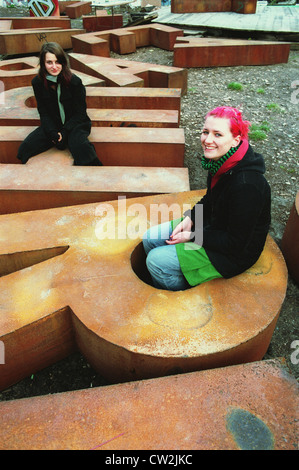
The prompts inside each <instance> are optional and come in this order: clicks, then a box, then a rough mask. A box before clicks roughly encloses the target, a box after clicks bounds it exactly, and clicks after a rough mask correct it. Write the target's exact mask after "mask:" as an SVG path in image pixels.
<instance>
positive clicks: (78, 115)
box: [32, 74, 91, 138]
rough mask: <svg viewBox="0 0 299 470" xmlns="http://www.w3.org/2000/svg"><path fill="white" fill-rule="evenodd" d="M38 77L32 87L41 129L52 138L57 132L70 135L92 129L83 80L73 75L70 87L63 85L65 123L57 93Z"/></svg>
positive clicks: (62, 96)
mask: <svg viewBox="0 0 299 470" xmlns="http://www.w3.org/2000/svg"><path fill="white" fill-rule="evenodd" d="M48 84H49V86H48V87H46V86H45V84H44V82H43V81H42V80H41V79H40V78H39V77H38V76H36V77H34V78H33V80H32V87H33V90H34V94H35V98H36V101H37V109H38V112H39V115H40V121H41V127H42V129H43V130H44V132H45V134H46V135H48V136H49V137H50V138H51V137H52V136H53V135H57V132H61V131H62V132H63V133H65V132H66V133H67V134H68V133H70V132H71V131H72V130H74V129H75V128H77V127H78V126H79V128H84V130H89V132H90V129H91V121H90V118H89V117H88V115H87V112H86V91H85V87H84V85H83V84H82V81H81V79H80V78H79V77H78V76H77V75H74V74H73V75H72V77H71V81H70V84H69V85H68V86H65V85H61V97H60V101H61V103H62V104H63V106H64V111H65V123H64V124H62V122H61V119H60V113H59V107H58V102H57V92H56V90H53V89H52V88H51V87H50V84H51V83H50V82H48Z"/></svg>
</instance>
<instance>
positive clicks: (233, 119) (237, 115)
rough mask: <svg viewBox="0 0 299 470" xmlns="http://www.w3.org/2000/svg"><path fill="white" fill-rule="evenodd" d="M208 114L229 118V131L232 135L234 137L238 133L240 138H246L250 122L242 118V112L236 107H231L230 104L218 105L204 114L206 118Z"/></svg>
mask: <svg viewBox="0 0 299 470" xmlns="http://www.w3.org/2000/svg"><path fill="white" fill-rule="evenodd" d="M209 116H214V117H217V118H225V119H229V120H230V131H231V133H232V135H233V136H234V137H237V136H238V135H240V136H241V139H246V140H247V139H248V130H249V126H250V122H249V121H244V120H243V117H242V113H241V111H239V110H238V109H237V108H232V107H230V106H218V107H217V108H215V109H213V110H212V111H209V112H208V114H207V115H206V118H207V117H209Z"/></svg>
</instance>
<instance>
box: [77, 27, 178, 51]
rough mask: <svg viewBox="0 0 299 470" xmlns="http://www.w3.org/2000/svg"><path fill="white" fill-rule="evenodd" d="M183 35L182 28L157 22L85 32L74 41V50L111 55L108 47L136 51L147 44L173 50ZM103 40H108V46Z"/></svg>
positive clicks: (114, 49)
mask: <svg viewBox="0 0 299 470" xmlns="http://www.w3.org/2000/svg"><path fill="white" fill-rule="evenodd" d="M183 35H184V32H183V30H181V29H178V28H173V27H172V26H167V25H162V24H157V25H142V26H131V27H127V28H122V29H112V30H106V31H97V32H94V33H85V34H80V35H76V37H74V38H73V39H72V41H73V49H74V52H81V53H84V54H91V55H103V56H105V57H109V55H107V49H108V48H109V51H110V50H111V51H113V52H117V53H118V54H129V53H132V52H136V48H137V47H145V46H155V47H159V48H160V49H166V50H169V51H172V50H173V46H174V44H175V41H176V38H177V37H179V36H183ZM103 41H107V42H108V45H107V47H106V48H105V47H104V43H103Z"/></svg>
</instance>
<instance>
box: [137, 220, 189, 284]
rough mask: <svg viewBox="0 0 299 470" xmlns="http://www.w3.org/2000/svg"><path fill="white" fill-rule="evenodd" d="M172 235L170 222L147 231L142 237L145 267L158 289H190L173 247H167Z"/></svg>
mask: <svg viewBox="0 0 299 470" xmlns="http://www.w3.org/2000/svg"><path fill="white" fill-rule="evenodd" d="M171 233H172V225H171V222H165V223H164V224H161V225H156V226H155V227H152V228H150V229H149V230H147V231H146V232H145V234H144V236H143V240H142V241H143V246H144V250H145V253H146V255H147V257H146V266H147V269H148V271H149V273H150V275H151V277H152V280H153V283H154V286H155V287H157V288H158V289H166V290H172V291H177V290H185V289H188V288H189V287H190V285H189V284H188V282H187V281H186V279H185V277H184V275H183V273H182V270H181V267H180V263H179V259H178V256H177V252H176V247H175V245H167V244H166V243H165V240H169V237H170V235H171Z"/></svg>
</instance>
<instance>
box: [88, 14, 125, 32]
mask: <svg viewBox="0 0 299 470" xmlns="http://www.w3.org/2000/svg"><path fill="white" fill-rule="evenodd" d="M82 20H83V28H84V29H85V31H86V32H93V31H105V30H107V29H118V28H122V27H123V15H113V18H112V16H111V15H108V13H107V11H106V10H97V14H96V15H87V16H82Z"/></svg>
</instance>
